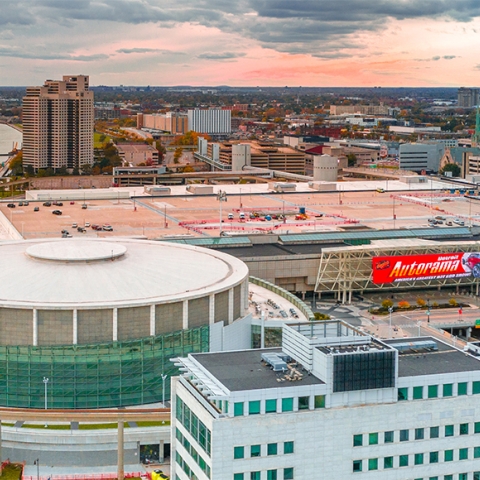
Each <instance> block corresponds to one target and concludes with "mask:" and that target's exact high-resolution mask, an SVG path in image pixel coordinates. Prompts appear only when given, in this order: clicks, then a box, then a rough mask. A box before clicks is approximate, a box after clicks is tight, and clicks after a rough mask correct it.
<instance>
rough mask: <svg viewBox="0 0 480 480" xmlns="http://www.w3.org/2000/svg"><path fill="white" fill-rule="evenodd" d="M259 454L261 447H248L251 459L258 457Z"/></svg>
mask: <svg viewBox="0 0 480 480" xmlns="http://www.w3.org/2000/svg"><path fill="white" fill-rule="evenodd" d="M260 452H261V446H260V445H252V446H251V447H250V456H251V457H259V456H260Z"/></svg>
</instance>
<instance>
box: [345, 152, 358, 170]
mask: <svg viewBox="0 0 480 480" xmlns="http://www.w3.org/2000/svg"><path fill="white" fill-rule="evenodd" d="M347 160H348V166H349V167H354V166H355V165H356V164H357V156H356V155H355V154H354V153H349V154H348V155H347Z"/></svg>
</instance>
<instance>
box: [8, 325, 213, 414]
mask: <svg viewBox="0 0 480 480" xmlns="http://www.w3.org/2000/svg"><path fill="white" fill-rule="evenodd" d="M208 350H209V327H208V326H202V327H198V328H193V329H190V330H181V331H177V332H174V333H169V334H165V335H158V336H154V337H153V336H152V337H147V338H143V339H140V340H131V341H124V342H110V343H102V344H91V345H68V346H50V347H48V346H41V347H34V346H0V406H3V407H17V408H20V407H24V408H45V385H44V382H43V379H44V377H45V378H48V379H49V380H48V384H47V407H48V408H74V409H75V408H106V407H121V406H127V405H141V404H146V403H155V402H161V401H162V396H163V391H162V388H163V382H162V377H161V375H162V374H166V375H168V378H167V379H166V380H165V399H166V400H168V399H170V377H171V376H175V375H178V369H177V367H175V366H174V364H173V363H172V362H171V361H170V359H171V358H176V357H185V356H187V355H188V354H189V353H198V352H208Z"/></svg>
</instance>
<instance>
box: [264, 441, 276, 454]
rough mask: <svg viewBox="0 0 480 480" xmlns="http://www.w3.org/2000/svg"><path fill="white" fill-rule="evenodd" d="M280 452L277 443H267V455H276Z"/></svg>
mask: <svg viewBox="0 0 480 480" xmlns="http://www.w3.org/2000/svg"><path fill="white" fill-rule="evenodd" d="M277 452H278V445H277V444H276V443H269V444H268V445H267V455H276V454H277Z"/></svg>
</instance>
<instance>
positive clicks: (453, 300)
mask: <svg viewBox="0 0 480 480" xmlns="http://www.w3.org/2000/svg"><path fill="white" fill-rule="evenodd" d="M448 303H449V304H450V305H451V306H452V307H456V306H457V305H458V303H457V301H456V300H455V299H454V298H451V299H450V300H449V301H448Z"/></svg>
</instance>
